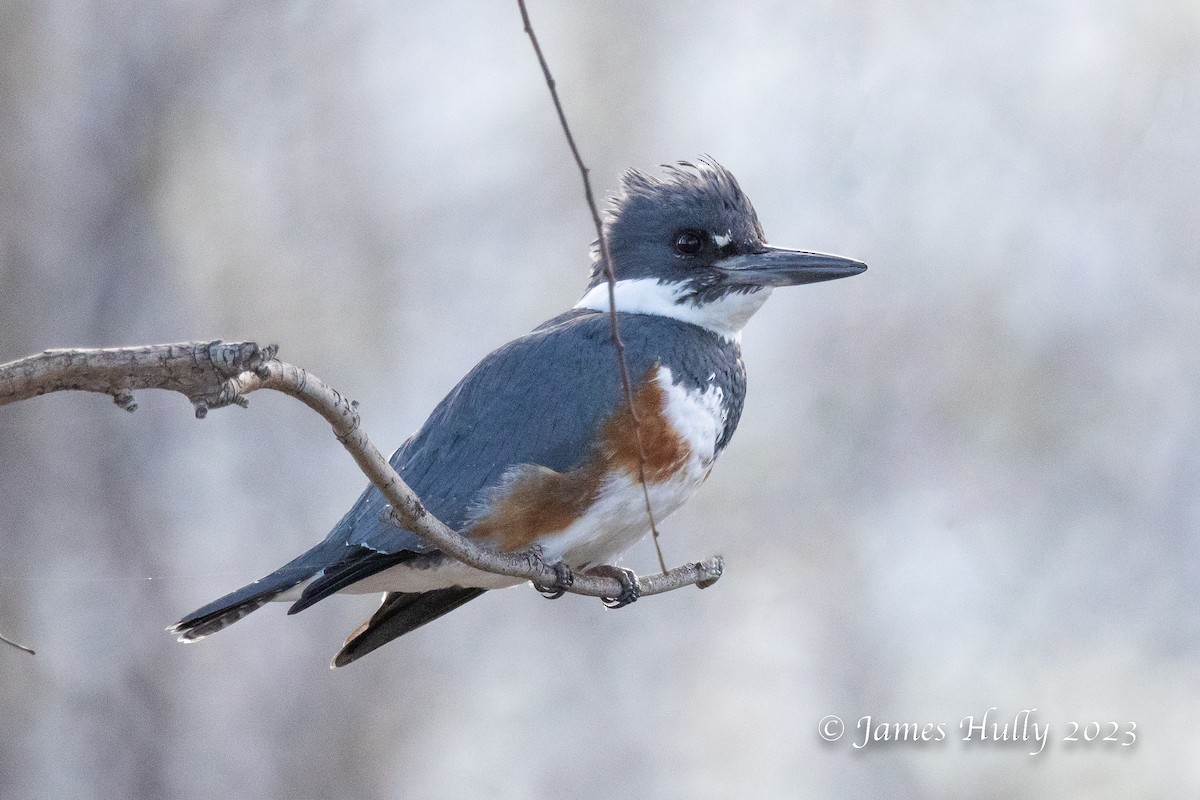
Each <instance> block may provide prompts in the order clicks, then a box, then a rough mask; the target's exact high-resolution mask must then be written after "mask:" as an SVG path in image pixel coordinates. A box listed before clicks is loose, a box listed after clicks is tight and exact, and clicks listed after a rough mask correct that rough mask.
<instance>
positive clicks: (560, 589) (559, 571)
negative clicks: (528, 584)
mask: <svg viewBox="0 0 1200 800" xmlns="http://www.w3.org/2000/svg"><path fill="white" fill-rule="evenodd" d="M543 552H544V551H543V550H542V548H541V546H539V545H534V546H533V547H531V548H529V551H528V553H529V560H530V562H531V563H532V564H533V565H534V566H535V567H536V568H538V569H545V568H549V569H552V570H554V581H553V583H551V584H550V585H549V586H543V585H542V584H540V583H536V582H535V583H534V584H533V588H534V589H537V590H538V591H539V592H541V595H542V597H544V598H546V599H547V600H557V599H558V598H560V597H562V596H563V595H564V594H566V593H567V589H570V588H571V584H573V583H574V582H575V573H574V572H573V571H572V570H571V568H570V567H569V566H568V565H567V563H566V562H565V561H562V560H559V561H555V562H554V563H553V564H549V563H547V562H546V558H545V556H544V555H543Z"/></svg>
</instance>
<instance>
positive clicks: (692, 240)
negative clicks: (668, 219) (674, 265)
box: [675, 230, 708, 256]
mask: <svg viewBox="0 0 1200 800" xmlns="http://www.w3.org/2000/svg"><path fill="white" fill-rule="evenodd" d="M707 239H708V234H707V233H705V232H704V231H695V230H686V231H680V232H679V233H677V234H675V252H676V253H679V255H681V256H694V255H696V254H697V253H699V252H700V251H701V250H703V249H704V242H705V241H706V240H707Z"/></svg>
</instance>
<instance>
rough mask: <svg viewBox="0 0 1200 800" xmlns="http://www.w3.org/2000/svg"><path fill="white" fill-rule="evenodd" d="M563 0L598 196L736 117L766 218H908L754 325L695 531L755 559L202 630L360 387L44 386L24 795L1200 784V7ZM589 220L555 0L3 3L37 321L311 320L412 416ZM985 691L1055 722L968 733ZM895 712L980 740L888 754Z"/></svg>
mask: <svg viewBox="0 0 1200 800" xmlns="http://www.w3.org/2000/svg"><path fill="white" fill-rule="evenodd" d="M530 11H531V13H532V15H533V19H534V23H535V25H536V27H537V30H538V32H539V33H540V35H541V38H542V42H543V46H544V48H545V50H546V54H547V57H548V58H549V60H550V62H551V65H552V67H553V69H554V71H555V75H556V77H557V79H558V82H559V84H558V85H559V88H560V90H561V92H562V95H563V98H564V102H565V105H566V109H567V113H568V115H569V117H570V120H571V122H572V123H573V125H574V129H575V135H576V136H577V138H578V140H579V142H580V146H581V148H582V151H583V153H584V155H585V157H586V159H587V162H588V164H589V165H590V166H591V167H592V170H593V173H592V174H593V178H594V181H595V183H596V187H597V191H598V192H599V193H601V194H608V193H610V192H612V191H614V190H615V188H616V187H617V181H618V176H619V174H620V172H621V170H623V169H625V168H627V167H631V166H636V167H641V168H653V167H654V166H655V165H656V164H660V163H663V162H669V161H675V160H678V159H683V158H691V157H695V156H696V155H698V154H701V153H710V154H712V155H713V156H714V157H716V158H717V159H719V160H721V161H722V162H724V163H725V164H726V165H727V166H728V167H729V168H730V169H731V170H732V171H733V172H734V173H735V174H736V175H737V176H738V177H739V178H740V180H741V183H742V186H743V188H744V189H745V190H746V192H747V193H748V195H749V196H750V197H751V198H752V199H753V201H754V203H755V205H756V206H757V208H758V212H759V215H760V217H761V219H762V222H763V224H764V226H765V228H766V230H767V233H768V236H769V238H770V239H771V241H772V242H773V243H775V244H779V245H789V246H796V247H803V248H807V249H816V250H825V251H830V252H838V253H843V254H845V255H849V256H853V257H855V258H860V259H862V260H864V261H866V262H868V263H869V264H870V265H871V270H870V272H868V273H867V274H865V275H863V276H861V277H858V278H855V279H854V280H850V281H837V282H834V283H828V284H819V285H815V286H809V287H803V288H799V289H795V290H789V291H780V292H777V293H776V295H775V297H774V298H773V299H772V300H771V302H770V303H768V304H767V306H766V307H765V308H764V309H763V311H761V312H760V313H759V315H758V316H757V317H756V318H755V319H754V320H753V322H752V323H751V324H750V325H749V326H748V328H747V330H746V332H745V336H744V342H743V345H744V350H745V358H746V362H747V366H748V370H749V373H750V393H749V397H748V401H747V405H746V409H745V414H744V416H743V419H742V424H741V428H740V430H739V432H738V435H737V437H735V439H734V440H733V444H732V446H731V447H730V448H729V450H728V451H727V452H726V454H725V455H724V457H723V459H722V463H721V464H720V465H719V466H718V467H717V469H716V470H715V472H714V474H713V476H712V478H711V480H710V481H709V483H708V485H707V486H706V487H705V489H704V490H702V491H701V493H700V494H699V496H698V497H697V498H696V499H695V500H694V501H692V503H691V504H690V505H688V506H687V507H685V508H684V510H682V511H681V512H679V513H678V514H677V515H676V516H674V517H673V518H671V519H670V520H669V521H668V522H667V523H666V524H665V525H664V526H663V528H664V547H665V551H666V554H667V557H668V560H669V561H671V562H673V563H679V562H683V561H686V560H693V559H697V558H700V557H704V556H707V555H710V554H712V553H717V552H719V553H722V554H724V555H725V557H726V559H727V563H728V571H727V574H726V576H725V577H724V578H723V579H722V580H721V582H720V583H719V584H718V585H717V586H715V587H714V588H712V589H710V590H708V591H704V592H699V591H695V590H683V591H679V592H675V593H672V594H670V595H668V596H663V597H655V598H648V599H646V600H644V601H642V602H640V603H637V604H636V605H635V606H633V607H631V608H628V609H625V610H622V611H620V612H612V611H606V610H605V609H604V608H602V607H601V605H600V604H599V603H598V602H594V601H589V600H587V599H584V598H580V597H574V596H569V597H568V598H566V599H563V600H560V601H558V602H554V603H548V602H546V601H544V600H543V599H541V598H540V597H539V596H538V595H537V594H536V593H534V592H533V591H530V590H528V589H513V590H509V591H505V592H497V593H493V594H490V595H488V596H487V597H486V598H484V599H482V600H480V601H478V602H476V603H472V604H470V605H469V606H466V607H464V608H463V609H462V610H460V611H457V612H455V613H454V614H452V615H450V616H448V617H446V618H445V619H444V620H441V621H439V622H438V623H437V624H435V625H431V626H429V627H427V628H423V629H421V630H420V631H418V632H416V633H414V634H413V635H411V636H408V637H406V638H405V639H403V640H401V641H399V642H397V643H395V644H392V645H390V646H388V647H387V648H385V649H383V650H381V651H379V652H378V653H376V654H373V655H372V656H371V657H370V658H367V659H365V660H364V661H362V662H360V663H358V664H355V665H354V666H353V667H350V668H347V669H344V670H338V671H336V672H332V671H330V670H329V669H328V667H327V664H328V662H329V659H330V657H331V656H332V655H333V653H334V652H335V651H336V650H337V648H338V646H339V645H340V643H341V641H342V638H343V637H344V636H345V635H346V634H347V633H348V632H349V631H350V630H351V629H352V628H353V627H354V626H355V625H357V624H358V622H360V621H361V620H362V619H363V618H365V617H366V616H367V615H368V614H369V613H371V611H372V610H373V609H374V607H375V602H376V601H375V598H372V597H353V598H336V599H334V600H331V601H329V602H325V603H321V604H320V605H318V606H317V607H315V608H313V609H312V610H311V611H308V612H306V613H304V614H301V615H299V616H295V617H285V616H284V615H283V607H282V606H271V607H269V608H267V609H265V610H263V611H261V612H259V613H256V614H254V615H253V616H251V617H249V618H247V619H246V620H244V621H243V622H240V623H239V624H237V625H235V626H234V627H232V628H230V629H229V630H228V631H225V632H223V633H221V634H220V635H218V636H214V637H211V638H209V639H207V640H205V641H204V642H203V643H200V644H197V645H193V646H188V647H185V646H182V645H179V644H177V643H175V642H174V640H173V639H172V638H171V637H169V636H168V635H167V634H166V633H164V632H163V628H164V626H166V625H168V624H170V623H171V622H173V621H175V620H176V619H178V618H179V617H180V616H181V615H182V614H184V613H185V612H188V611H190V610H192V609H193V608H195V607H197V606H199V605H201V604H203V603H205V602H207V601H209V600H211V599H213V598H214V597H216V596H218V595H220V594H222V593H224V592H226V591H228V590H230V589H233V588H236V587H237V586H240V585H241V584H243V583H245V582H247V581H249V580H252V579H254V578H257V577H259V576H260V575H263V574H265V573H266V572H269V571H270V570H272V569H273V568H275V567H276V566H278V565H279V564H280V563H282V562H283V561H284V560H286V559H289V558H291V557H292V556H293V555H295V554H297V553H298V552H300V551H301V550H303V549H305V548H307V547H308V546H309V545H310V544H312V543H313V542H315V541H317V540H318V539H320V538H321V537H323V536H324V535H325V533H326V531H327V530H328V529H329V527H330V526H332V525H333V523H335V522H336V521H337V520H338V518H339V517H340V516H341V514H342V512H343V511H344V510H345V509H346V508H347V507H348V506H349V505H350V504H351V503H352V502H353V500H354V499H355V497H356V496H357V495H358V492H359V491H360V490H361V488H362V487H363V485H364V482H365V481H364V479H363V477H362V476H361V474H360V473H359V472H358V471H357V469H356V468H355V467H354V465H353V463H352V462H351V460H350V458H349V457H348V456H347V455H346V454H345V452H344V451H343V450H342V449H341V447H340V446H339V445H338V444H337V442H336V441H335V440H334V438H333V437H332V436H331V435H330V433H329V431H328V428H327V427H326V426H325V424H324V423H323V422H321V421H320V420H319V419H318V418H317V417H316V416H315V415H313V414H311V413H309V412H308V411H306V410H305V409H303V408H302V407H301V406H300V405H299V404H298V403H296V402H294V401H292V400H289V399H287V398H284V397H282V396H270V395H266V394H264V395H255V396H254V397H253V398H252V402H251V407H250V409H249V410H246V411H243V410H240V409H230V410H225V411H221V412H217V413H213V414H211V415H210V416H209V417H208V419H206V420H204V421H203V422H199V421H196V420H195V419H194V418H193V416H192V412H191V408H190V406H189V405H188V404H187V403H186V401H184V400H183V399H182V398H181V397H179V396H177V395H168V394H163V393H154V392H143V393H142V394H141V395H140V396H139V397H138V398H137V399H138V401H139V403H140V409H139V410H138V412H137V413H136V414H132V415H130V414H126V413H124V412H122V411H120V410H118V409H117V408H115V407H114V406H113V404H112V403H111V402H108V401H107V400H106V399H105V398H103V397H100V396H95V395H57V396H50V397H44V398H39V399H35V400H31V401H28V402H24V403H20V404H17V405H15V406H8V407H5V408H3V409H0V632H2V633H4V634H5V635H8V636H9V637H11V638H14V639H18V640H20V641H23V642H26V643H28V644H30V645H32V646H34V647H36V648H37V650H38V655H37V656H36V657H35V658H30V657H29V656H26V655H23V654H21V653H20V652H18V651H16V650H13V649H11V648H0V674H2V675H3V688H2V690H0V797H4V798H6V800H18V799H19V798H115V797H121V798H165V797H170V798H212V797H221V796H226V797H280V798H282V797H287V798H458V797H481V796H486V797H497V798H519V797H528V796H533V795H539V796H562V795H567V796H571V797H578V798H607V797H612V796H614V795H615V794H621V795H628V794H632V793H637V794H640V795H645V796H650V797H661V798H685V797H686V798H693V797H701V798H704V797H711V798H726V797H730V796H738V797H797V796H801V795H804V796H813V797H845V796H851V795H857V796H868V797H869V796H881V795H886V796H888V797H895V798H943V797H944V798H964V797H969V798H985V797H1024V796H1034V795H1037V796H1053V797H1064V798H1093V797H1104V798H1122V797H1139V798H1146V797H1159V798H1174V797H1182V796H1196V794H1197V792H1198V791H1200V761H1197V760H1196V759H1195V754H1196V752H1197V748H1198V747H1200V733H1198V730H1200V682H1198V681H1197V674H1198V671H1200V598H1198V592H1197V587H1198V586H1200V555H1198V554H1200V546H1198V545H1197V541H1196V538H1197V533H1198V528H1200V413H1198V409H1200V355H1198V352H1197V343H1198V342H1200V313H1198V312H1200V269H1198V266H1200V226H1198V225H1197V208H1198V207H1200V133H1198V132H1200V5H1197V4H1196V3H1195V2H1192V0H1162V1H1161V2H1155V3H1138V2H1133V0H1108V1H1107V2H1105V1H1104V0H1093V1H1090V2H1088V1H1083V0H1080V1H1078V2H1060V1H1059V0H1031V2H1024V3H1018V4H1012V3H1003V2H981V3H971V4H963V3H955V2H949V0H924V1H920V2H918V1H915V0H909V1H907V2H901V3H898V4H897V3H873V2H863V3H834V2H814V3H806V4H795V3H779V2H768V1H767V0H759V1H757V2H745V3H738V4H736V5H735V4H730V3H715V2H672V3H666V2H661V3H633V2H615V3H604V4H591V5H587V6H584V5H581V4H576V3H552V2H544V1H542V0H533V2H531V9H530ZM592 238H593V232H592V229H591V222H590V219H589V216H588V212H587V210H586V208H585V206H584V204H583V202H582V198H581V190H580V185H579V178H578V175H577V174H576V172H575V169H574V166H573V164H572V162H571V160H570V156H569V153H568V150H567V148H566V145H565V143H564V141H563V139H562V135H561V133H560V131H559V129H558V127H557V123H556V121H555V119H554V116H553V111H552V108H551V104H550V99H549V97H548V95H547V91H546V87H545V85H544V84H543V82H542V77H541V75H540V73H539V71H538V68H537V64H536V62H535V60H534V57H533V54H532V52H531V50H530V46H529V42H528V41H527V39H526V38H525V36H524V34H523V33H522V30H521V25H520V20H519V16H518V13H517V9H516V6H515V4H514V3H508V2H466V1H465V0H451V1H450V2H443V3H436V4H435V3H387V2H366V1H364V2H344V3H315V2H270V3H253V4H246V3H237V2H164V3H141V4H124V3H120V4H118V3H99V2H96V3H78V2H66V1H65V0H62V1H59V2H52V1H51V0H47V1H46V2H40V3H22V2H15V0H9V1H8V2H4V3H3V4H0V361H5V360H9V359H12V358H17V357H20V356H23V355H26V354H29V353H33V352H36V351H39V350H42V349H44V348H48V347H64V346H102V345H133V344H143V343H150V342H163V341H175V340H188V339H210V338H218V337H222V338H226V339H252V340H257V341H259V342H263V343H266V342H277V343H279V344H280V345H281V346H282V356H283V357H284V358H286V359H287V360H289V361H292V362H294V363H297V364H300V365H303V366H305V367H307V368H309V369H310V370H312V371H313V372H314V373H316V374H317V375H319V376H321V377H322V378H324V379H326V380H327V381H329V382H330V383H331V384H333V385H334V386H336V387H338V388H340V389H341V390H342V391H343V392H345V393H346V394H348V395H349V396H351V397H354V398H356V399H358V400H359V401H361V403H362V410H363V414H364V418H365V423H366V425H367V428H368V430H369V432H370V433H371V435H372V436H373V438H374V439H375V441H376V442H377V443H378V444H379V446H380V447H381V449H384V450H386V451H389V452H390V451H391V450H392V449H393V448H394V447H396V446H397V445H399V444H400V442H401V441H403V439H404V438H405V437H406V436H407V435H408V434H409V433H411V432H412V431H413V430H414V429H415V428H416V427H417V426H418V425H419V424H420V423H421V422H422V421H423V419H424V418H425V415H426V414H427V413H428V412H429V411H430V410H431V409H432V407H433V405H434V404H435V403H436V402H437V401H438V400H439V399H440V398H441V397H442V396H443V394H444V393H445V392H446V391H447V390H448V389H450V387H451V386H453V384H454V383H455V381H456V380H457V379H458V378H459V377H460V376H461V375H462V374H463V373H464V372H465V371H466V370H467V369H468V368H470V367H471V366H472V365H473V364H474V363H475V362H476V361H477V360H478V359H479V358H480V357H482V356H483V355H484V354H485V353H487V352H488V351H490V350H491V349H493V348H494V347H496V346H498V345H499V344H501V343H503V342H505V341H507V340H508V339H510V338H512V337H514V336H517V335H520V334H522V333H524V332H526V331H528V330H529V329H530V328H532V327H533V326H535V325H536V324H537V323H539V322H540V321H542V320H543V319H545V318H547V317H549V316H552V315H553V314H555V313H557V312H559V311H561V310H563V309H565V308H566V307H568V306H569V305H571V304H573V303H574V302H575V300H576V299H577V298H578V296H579V294H580V293H581V291H582V289H583V286H584V283H585V279H586V274H587V269H588V244H589V242H590V241H591V240H592ZM625 563H626V564H627V565H629V566H631V567H633V568H635V569H637V570H641V571H648V570H651V569H653V568H654V564H655V559H654V556H653V550H652V549H651V548H650V547H649V545H646V546H643V547H640V548H639V549H638V550H636V551H635V552H634V553H632V554H631V556H630V557H629V558H627V559H626V561H625ZM993 706H994V707H996V708H997V710H996V711H995V712H993V713H992V716H991V719H992V720H995V721H998V722H1004V721H1009V720H1011V719H1012V718H1013V716H1014V715H1015V714H1016V713H1017V712H1018V711H1021V710H1023V709H1034V708H1036V709H1037V712H1036V714H1035V720H1036V721H1038V722H1040V723H1043V724H1049V725H1050V726H1051V741H1050V742H1049V743H1048V744H1047V745H1046V747H1045V749H1044V750H1043V751H1042V753H1041V754H1040V755H1038V756H1036V757H1032V756H1029V755H1027V753H1028V751H1029V750H1030V749H1033V748H1031V747H1030V746H1029V743H1017V744H1016V745H1015V746H1013V745H1008V746H1005V745H996V744H993V743H987V744H979V743H963V742H961V741H958V739H959V737H960V735H961V733H960V730H959V721H960V720H961V719H963V718H964V717H965V716H968V715H975V716H976V717H978V716H979V715H982V713H983V712H984V711H986V710H987V709H988V708H990V707H993ZM827 714H837V715H839V716H841V717H842V718H843V719H844V720H845V721H846V727H847V731H846V735H845V737H844V738H843V739H842V740H840V741H838V742H834V743H825V742H823V741H822V740H821V738H820V737H819V736H818V730H817V726H818V721H819V720H821V718H822V717H824V716H825V715H827ZM865 715H871V716H872V719H873V720H874V722H875V724H878V722H881V721H882V722H914V723H925V722H934V723H936V722H943V723H945V726H946V733H947V739H946V740H945V741H942V742H940V743H924V744H916V745H913V744H895V743H879V744H875V745H872V746H871V747H869V748H866V749H864V750H857V749H855V748H853V747H852V746H851V742H852V741H854V740H858V739H860V738H861V735H862V734H861V730H859V729H857V728H856V723H857V721H858V720H859V719H860V718H861V717H863V716H865ZM1072 721H1074V722H1078V723H1079V724H1080V725H1081V726H1082V725H1084V724H1086V723H1088V722H1092V721H1096V722H1107V721H1115V722H1119V723H1120V724H1121V725H1122V730H1125V729H1126V728H1127V726H1126V723H1127V722H1135V723H1136V724H1137V728H1136V732H1137V735H1138V737H1139V738H1138V741H1137V743H1136V744H1135V745H1134V746H1132V747H1122V746H1120V745H1119V744H1115V743H1112V742H1109V743H1104V742H1093V743H1091V744H1087V743H1084V742H1082V741H1081V742H1079V743H1077V744H1074V745H1072V744H1071V743H1069V742H1063V741H1062V737H1063V736H1065V735H1067V734H1068V733H1069V732H1070V729H1069V727H1068V723H1069V722H1072ZM1105 730H1106V732H1107V730H1108V729H1107V728H1106V729H1105ZM1080 738H1081V739H1082V728H1081V732H1080Z"/></svg>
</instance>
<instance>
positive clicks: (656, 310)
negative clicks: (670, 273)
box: [575, 278, 771, 340]
mask: <svg viewBox="0 0 1200 800" xmlns="http://www.w3.org/2000/svg"><path fill="white" fill-rule="evenodd" d="M686 291H687V288H686V287H685V286H684V284H681V283H659V282H658V281H657V280H655V279H654V278H634V279H631V280H621V281H617V282H616V284H615V285H614V286H613V297H614V299H615V301H616V306H617V311H624V312H627V313H630V314H654V315H657V316H660V317H670V318H671V319H677V320H679V321H680V322H688V323H691V324H692V325H699V326H700V327H701V328H707V329H708V330H710V331H712V332H713V333H717V334H720V335H721V336H722V337H724V338H726V339H731V340H736V339H738V337H739V336H740V335H741V332H742V328H743V327H745V325H746V322H747V321H749V319H750V317H752V316H754V312H755V311H758V309H760V308H762V304H763V303H765V302H767V298H768V297H770V296H771V289H770V287H767V286H764V287H761V288H757V289H754V290H752V291H749V292H729V293H728V294H726V295H724V296H723V297H720V298H717V299H716V300H713V301H712V302H708V303H701V304H700V305H696V304H694V303H690V302H687V301H685V302H682V303H679V302H677V301H678V300H679V298H680V296H682V295H683V293H684V292H686ZM575 307H576V308H587V309H591V310H593V311H608V309H609V305H608V284H607V283H605V282H603V281H602V282H600V283H598V284H596V285H595V286H593V287H592V288H591V289H588V291H587V293H586V294H584V296H583V297H582V298H580V300H579V302H578V303H576V304H575Z"/></svg>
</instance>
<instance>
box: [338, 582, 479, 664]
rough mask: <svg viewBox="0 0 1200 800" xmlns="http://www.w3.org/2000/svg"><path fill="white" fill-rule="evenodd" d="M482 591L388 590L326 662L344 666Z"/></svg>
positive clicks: (454, 587)
mask: <svg viewBox="0 0 1200 800" xmlns="http://www.w3.org/2000/svg"><path fill="white" fill-rule="evenodd" d="M485 591H487V590H486V589H476V588H467V589H465V588H463V587H461V586H452V587H450V588H448V589H434V590H433V591H429V592H388V593H387V594H385V595H384V596H383V604H382V605H381V606H380V607H379V610H378V611H376V612H375V613H374V614H373V615H371V618H370V619H369V620H367V621H366V622H364V623H363V624H362V625H360V626H358V628H357V629H355V631H354V632H353V633H351V634H350V636H349V638H347V639H346V643H345V644H344V645H342V649H341V650H340V651H339V652H338V654H337V655H336V656H335V657H334V659H333V663H332V664H331V665H330V666H331V667H334V668H337V667H344V666H346V665H347V664H349V663H350V662H352V661H355V660H356V659H358V658H361V657H362V656H365V655H366V654H367V653H369V652H371V651H372V650H374V649H376V648H377V647H380V646H382V645H385V644H387V643H388V642H390V641H391V640H392V639H395V638H397V637H399V636H403V635H404V634H406V633H408V632H410V631H413V630H416V629H417V628H419V627H421V626H422V625H424V624H425V623H427V622H432V621H433V620H435V619H437V618H438V617H440V616H442V615H443V614H448V613H450V612H451V611H453V610H454V609H456V608H458V607H459V606H461V605H463V604H464V603H467V602H469V601H471V600H474V599H475V598H476V597H479V595H481V594H483V593H484V592H485Z"/></svg>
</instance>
